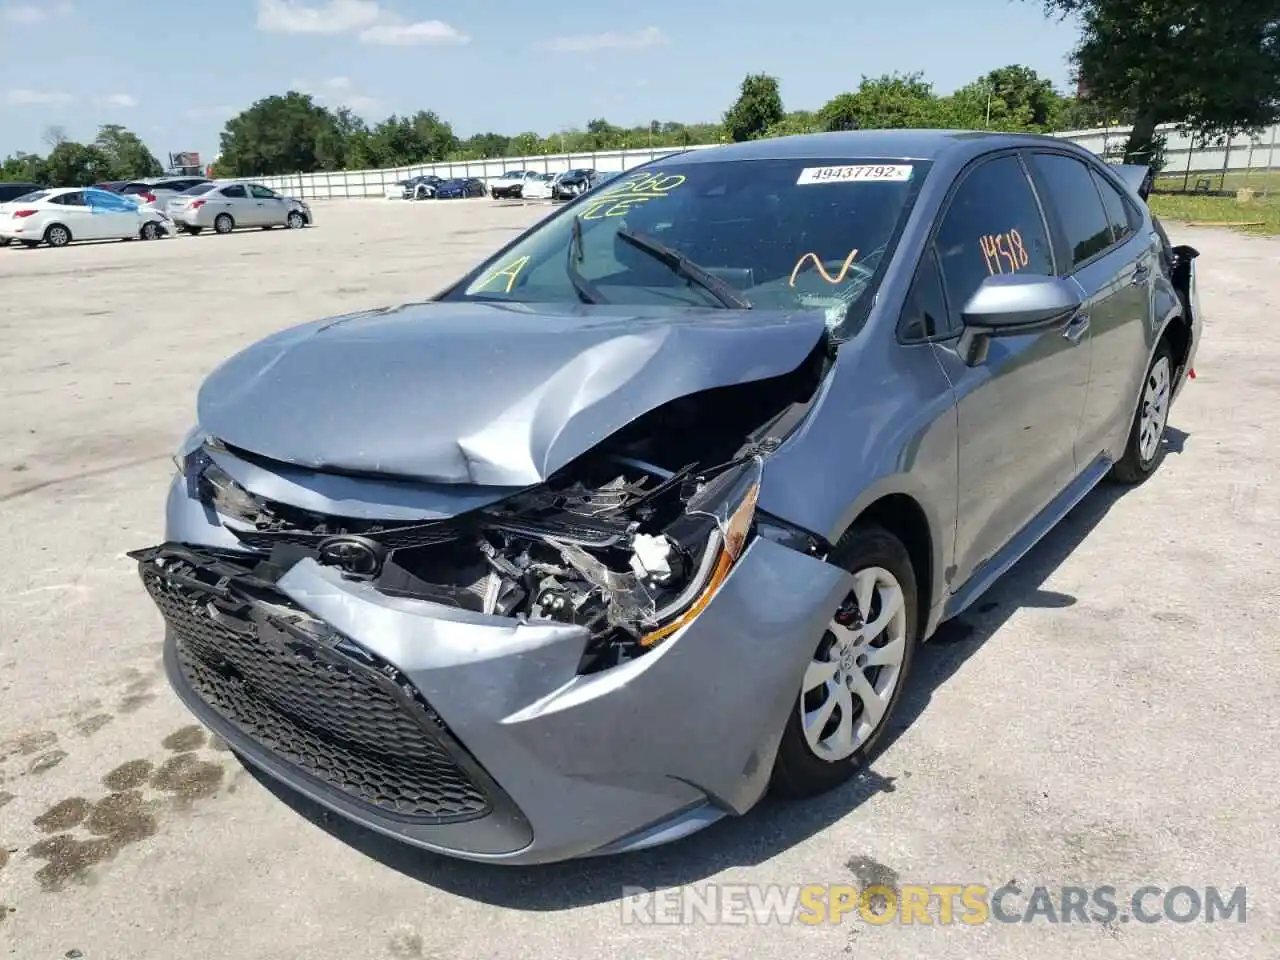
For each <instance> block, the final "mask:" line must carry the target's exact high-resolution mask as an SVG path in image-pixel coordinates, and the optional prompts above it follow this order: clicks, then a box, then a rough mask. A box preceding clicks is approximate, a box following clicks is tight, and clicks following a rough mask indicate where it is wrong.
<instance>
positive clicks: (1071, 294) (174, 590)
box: [133, 131, 1200, 863]
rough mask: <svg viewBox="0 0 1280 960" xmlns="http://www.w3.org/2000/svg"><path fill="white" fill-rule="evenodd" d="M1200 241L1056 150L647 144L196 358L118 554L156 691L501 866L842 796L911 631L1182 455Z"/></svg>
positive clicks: (915, 635) (387, 822) (903, 666)
mask: <svg viewBox="0 0 1280 960" xmlns="http://www.w3.org/2000/svg"><path fill="white" fill-rule="evenodd" d="M1063 164H1070V165H1072V166H1064V165H1063ZM1072 178H1075V179H1074V180H1073V179H1072ZM1082 184H1083V185H1087V187H1088V191H1089V192H1088V193H1087V194H1086V193H1081V192H1080V191H1081V190H1082V189H1083V188H1082ZM1072 191H1076V192H1075V193H1072ZM1095 208H1096V209H1095ZM1090 218H1092V219H1090ZM1194 256H1195V252H1194V251H1192V250H1190V249H1189V248H1176V249H1173V248H1170V247H1169V245H1168V243H1167V241H1164V240H1163V235H1162V234H1161V233H1160V231H1159V230H1158V229H1157V227H1156V225H1155V224H1154V223H1153V221H1152V220H1151V218H1150V215H1149V213H1148V212H1147V211H1146V209H1145V205H1144V204H1143V201H1142V198H1141V197H1140V196H1139V195H1138V194H1136V193H1134V192H1132V190H1131V189H1130V188H1129V187H1128V186H1127V185H1126V184H1125V182H1124V181H1123V180H1121V179H1119V178H1118V177H1116V176H1115V175H1114V174H1113V173H1112V172H1109V171H1108V170H1107V168H1105V167H1104V165H1102V164H1101V163H1099V162H1098V161H1096V160H1095V159H1093V158H1091V157H1090V156H1089V155H1087V154H1085V153H1084V152H1083V151H1080V150H1078V149H1077V148H1075V147H1073V146H1072V145H1070V144H1065V143H1061V142H1059V141H1053V140H1046V139H1041V138H1033V137H1014V136H1005V135H974V134H955V133H936V132H928V131H892V132H858V133H846V134H831V135H822V136H817V137H798V138H787V139H781V140H774V141H765V142H759V143H750V144H739V145H734V146H729V147H721V148H716V149H709V150H698V151H693V152H689V153H685V154H679V155H675V156H671V157H667V158H664V159H661V160H658V161H654V162H653V163H650V164H646V165H645V166H644V167H641V168H639V169H637V170H634V171H631V172H629V173H628V174H627V175H626V176H624V177H621V178H618V179H617V180H616V181H614V182H613V183H611V184H609V185H608V186H607V187H603V188H601V189H600V190H597V191H592V192H590V193H587V194H584V195H583V196H582V197H580V198H579V199H577V200H575V201H574V202H572V203H570V204H568V205H567V206H565V207H564V208H563V209H561V210H560V211H558V212H557V213H555V214H553V215H552V216H550V217H549V218H547V219H546V220H544V221H543V222H541V223H540V224H538V225H536V226H534V227H533V228H531V229H530V230H528V231H526V232H525V233H524V234H522V235H521V236H519V237H517V238H516V239H515V240H514V241H513V242H512V243H511V244H509V245H508V246H507V247H505V248H504V249H503V250H501V251H500V252H499V253H497V254H496V255H495V256H494V257H492V258H490V259H489V260H488V261H486V262H485V263H483V264H481V265H480V266H479V267H478V268H477V269H475V270H474V271H472V272H471V273H470V274H468V275H467V276H466V277H463V278H462V279H461V280H460V281H459V282H458V283H457V284H455V285H453V286H451V287H450V288H448V289H447V290H445V291H443V292H441V293H440V294H438V295H437V296H435V297H434V298H432V299H431V300H429V301H425V302H421V303H413V304H407V305H403V306H398V307H394V308H388V309H379V310H372V311H369V312H366V313H361V314H356V315H351V316H344V317H339V318H336V319H329V320H324V321H319V322H316V323H312V324H308V325H304V326H302V327H298V328H294V329H290V330H286V331H283V332H281V333H278V334H276V335H274V336H271V337H269V338H267V339H265V340H263V341H262V342H260V343H258V344H256V345H254V346H251V347H249V348H248V349H247V350H245V351H243V352H242V353H240V354H239V355H237V356H235V357H233V358H231V359H230V360H228V361H227V362H225V363H224V364H223V365H222V366H221V367H219V368H218V369H217V370H216V371H215V372H214V373H213V374H212V375H211V376H210V377H209V378H208V380H207V381H206V382H205V384H204V385H203V387H202V389H201V391H200V395H199V400H198V411H197V413H198V426H197V427H195V428H194V429H193V430H192V431H191V433H190V434H189V436H188V437H187V438H186V440H185V441H184V442H183V444H182V446H181V448H180V450H179V452H178V455H177V458H176V459H177V465H178V472H177V474H176V475H175V477H174V479H173V483H172V486H171V488H170V491H169V500H168V507H167V529H166V538H165V542H164V543H162V544H160V545H159V546H156V547H151V548H148V549H145V550H140V551H137V552H136V553H135V554H133V556H135V557H136V559H137V560H138V562H139V565H140V570H141V574H142V578H143V581H144V583H145V585H146V588H147V590H148V591H149V592H150V594H151V596H152V598H153V599H154V600H155V602H156V604H157V605H158V606H159V608H160V610H161V612H162V613H163V615H164V619H165V622H166V663H167V671H168V675H169V678H170V681H171V683H172V685H173V686H174V688H175V690H176V691H177V692H178V694H179V695H180V696H181V698H182V699H183V700H184V702H185V703H186V704H187V705H188V706H189V708H190V709H191V710H192V711H193V712H194V713H195V714H196V715H197V716H198V717H199V718H200V720H201V721H202V722H203V723H205V724H206V725H207V726H208V727H210V728H211V729H212V730H214V731H215V732H216V733H218V734H220V735H221V736H222V737H224V738H225V739H226V740H227V741H228V742H229V743H230V744H231V746H232V747H233V749H235V750H236V752H237V753H238V754H239V755H240V756H241V757H242V758H243V759H244V760H245V761H246V762H248V763H250V764H252V765H254V766H255V767H257V768H260V769H261V770H263V771H265V772H266V773H267V774H269V775H271V776H272V777H275V778H277V779H278V780H280V781H283V782H284V783H285V784H287V785H289V786H290V787H292V788H293V789H294V790H296V791H298V792H300V793H302V794H304V795H306V796H307V797H310V798H311V799H312V800H314V801H317V802H318V803H320V804H322V805H323V806H325V807H327V808H328V809H329V810H331V811H334V812H336V813H338V814H340V815H342V816H345V817H348V818H350V819H352V820H354V821H357V822H359V823H361V824H363V825H365V826H366V827H369V828H371V829H373V830H376V831H379V832H381V833H383V834H386V835H389V836H392V837H395V838H397V839H400V840H402V841H405V842H407V843H410V844H414V845H417V846H419V847H422V848H425V849H429V850H434V851H438V852H441V853H446V854H450V855H454V856H460V857H466V858H470V859H475V860H486V861H494V862H503V863H536V862H546V861H552V860H559V859H565V858H570V857H577V856H585V855H593V854H602V853H612V852H619V851H625V850H634V849H640V848H643V847H647V846H651V845H654V844H657V843H662V842H666V841H669V840H673V839H676V838H678V837H681V836H684V835H687V834H689V833H691V832H693V831H694V830H697V829H699V828H701V827H703V826H706V825H707V824H709V823H712V822H714V821H715V820H717V819H719V818H721V817H724V816H725V815H729V814H741V813H745V812H746V811H747V810H749V809H750V808H751V807H752V806H753V805H755V804H756V803H757V802H758V801H759V800H760V798H761V797H762V796H763V795H764V794H765V793H766V791H767V790H769V789H770V788H771V787H772V788H773V789H774V790H776V791H777V792H779V793H782V794H784V795H788V796H793V797H803V796H809V795H813V794H816V793H819V792H821V791H825V790H829V789H831V788H833V787H835V786H837V785H839V784H840V783H842V782H843V781H845V780H846V779H848V778H849V777H850V776H851V775H852V774H853V773H854V772H855V771H856V770H857V769H858V768H859V767H860V766H861V765H862V764H863V763H865V762H866V760H867V759H868V757H869V756H871V755H872V754H873V751H874V750H875V748H876V745H877V743H878V742H880V741H881V740H882V738H883V736H884V734H885V731H886V730H887V729H888V727H889V724H890V717H891V715H892V714H893V711H894V708H895V706H896V705H897V703H898V701H899V699H900V697H901V695H902V691H903V689H904V683H905V681H906V679H907V676H908V674H909V672H910V669H911V665H912V659H913V652H914V650H915V648H916V647H917V646H918V643H919V641H921V640H924V639H927V638H928V637H929V636H930V635H931V634H932V633H933V631H934V630H935V628H936V627H937V625H938V624H939V623H940V622H942V621H943V620H944V619H946V618H948V617H952V616H955V615H957V614H959V613H961V612H963V611H964V610H965V609H966V608H967V607H968V606H969V605H970V604H971V603H972V602H973V601H974V599H976V597H977V596H979V595H980V594H981V593H982V591H983V590H985V589H986V587H988V586H989V585H990V584H991V583H992V582H993V581H994V580H995V579H996V578H997V577H998V576H999V575H1000V573H1002V572H1003V571H1004V570H1006V569H1008V567H1009V566H1011V565H1012V564H1013V563H1014V562H1015V561H1016V560H1017V558H1018V557H1020V556H1021V555H1022V554H1023V553H1025V551H1026V550H1027V549H1028V548H1029V547H1030V546H1031V544H1033V543H1034V542H1035V541H1036V540H1037V539H1038V538H1039V537H1041V536H1043V535H1044V533H1046V532H1047V531H1048V530H1049V529H1050V528H1051V527H1052V526H1053V524H1054V523H1055V522H1056V521H1057V520H1058V519H1059V518H1061V516H1063V515H1064V514H1065V513H1066V511H1067V510H1069V509H1070V507H1071V506H1072V505H1074V504H1075V503H1076V502H1078V501H1079V499H1080V498H1081V497H1082V496H1084V495H1085V494H1086V493H1087V492H1088V490H1089V489H1090V488H1092V486H1093V485H1094V484H1096V483H1097V482H1098V481H1099V480H1101V479H1102V478H1103V477H1104V476H1111V477H1113V478H1115V479H1119V480H1121V481H1124V482H1128V483H1137V482H1140V481H1141V480H1142V479H1145V477H1146V476H1148V475H1150V473H1151V472H1152V471H1153V470H1154V469H1155V468H1156V466H1157V465H1158V463H1159V460H1160V458H1161V456H1162V455H1163V454H1162V451H1163V446H1162V440H1163V435H1164V431H1165V424H1166V422H1167V417H1168V410H1169V405H1170V403H1171V402H1172V400H1173V398H1174V396H1175V395H1176V394H1177V392H1178V390H1179V389H1180V388H1181V385H1182V383H1183V381H1184V379H1185V378H1186V376H1187V375H1188V373H1189V371H1190V369H1191V363H1192V360H1193V357H1194V352H1195V347H1196V344H1197V342H1198V339H1199V329H1200V324H1199V317H1198V313H1197V308H1196V297H1195V269H1194ZM1117 278H1121V279H1122V280H1123V283H1120V282H1117ZM1091 319H1092V326H1091ZM1095 334H1096V335H1100V336H1101V337H1103V338H1105V341H1104V343H1102V344H1100V345H1099V347H1098V349H1095V347H1094V343H1093V337H1094V335H1095Z"/></svg>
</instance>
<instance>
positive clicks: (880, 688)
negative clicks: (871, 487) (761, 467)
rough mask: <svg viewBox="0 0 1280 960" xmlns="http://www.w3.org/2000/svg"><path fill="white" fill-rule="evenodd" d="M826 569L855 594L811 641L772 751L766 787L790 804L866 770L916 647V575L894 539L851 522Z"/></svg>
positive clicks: (909, 560) (904, 680) (917, 641)
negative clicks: (845, 578)
mask: <svg viewBox="0 0 1280 960" xmlns="http://www.w3.org/2000/svg"><path fill="white" fill-rule="evenodd" d="M832 562H834V563H835V564H837V565H838V566H840V567H843V568H844V569H845V570H847V571H849V572H850V573H851V574H853V576H854V585H855V587H854V590H853V591H852V592H851V593H850V595H849V597H848V598H847V599H846V601H845V604H844V605H843V606H842V607H841V610H840V611H839V612H837V614H836V616H835V618H834V619H833V620H832V622H831V624H829V625H828V627H827V630H826V631H825V632H824V633H823V636H822V637H821V638H820V639H819V641H818V645H817V648H816V650H815V651H814V654H813V658H812V661H811V662H810V664H809V666H808V669H807V670H806V671H805V680H804V682H803V684H802V687H801V690H800V691H799V695H798V697H797V699H796V701H795V704H794V705H793V707H792V709H791V715H790V717H788V719H787V725H786V728H785V729H784V730H783V734H782V742H781V743H780V744H779V746H778V756H777V759H776V761H775V762H774V768H773V778H772V782H771V784H770V787H771V789H772V790H773V792H774V793H776V794H778V795H780V796H783V797H789V798H793V799H799V798H804V797H812V796H816V795H818V794H820V793H825V792H826V791H828V790H831V789H833V788H834V787H837V786H839V785H840V784H842V783H844V782H845V781H846V780H848V779H849V778H850V777H852V776H853V775H854V774H855V773H856V772H857V771H858V770H859V769H860V768H861V767H862V766H863V765H864V764H865V763H866V761H867V759H868V757H870V755H871V754H872V753H873V752H874V750H875V748H876V745H877V744H878V743H879V742H880V739H881V738H882V737H883V736H884V732H885V730H886V729H888V726H889V720H890V718H891V717H892V716H893V711H894V709H895V708H896V707H897V705H898V701H899V699H900V698H901V696H902V691H903V689H904V688H905V686H906V683H907V678H908V677H909V676H910V673H911V664H912V662H913V660H914V658H915V648H916V646H917V645H918V643H919V633H920V625H919V623H918V620H919V615H918V604H917V592H916V591H917V587H916V576H915V571H914V570H913V569H912V566H911V557H910V555H909V554H908V553H907V549H906V547H904V546H903V545H902V542H901V541H900V540H899V539H898V538H897V537H895V536H894V535H893V534H891V533H889V531H887V530H885V529H884V528H882V527H879V526H875V525H872V524H859V525H857V526H855V527H853V528H852V529H851V530H850V531H849V532H848V533H846V534H845V535H844V536H843V537H842V538H841V539H840V542H839V543H838V544H836V547H835V549H834V550H833V551H832ZM864 606H865V609H864ZM864 620H865V621H870V623H867V624H866V625H865V626H866V627H870V628H871V630H867V629H866V628H865V627H864V626H863V624H864ZM872 630H874V631H875V632H871V631H872Z"/></svg>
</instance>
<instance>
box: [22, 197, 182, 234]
mask: <svg viewBox="0 0 1280 960" xmlns="http://www.w3.org/2000/svg"><path fill="white" fill-rule="evenodd" d="M172 232H173V223H172V221H170V220H169V218H168V217H167V216H165V215H164V214H163V213H161V212H160V211H158V210H156V209H154V208H153V207H149V206H146V205H140V204H138V203H137V202H136V201H135V200H133V199H131V198H130V197H122V196H120V195H119V194H115V193H111V192H110V191H107V190H97V189H95V188H93V187H85V188H80V187H56V188H53V189H50V190H37V191H35V192H34V193H28V194H25V195H24V196H21V197H19V198H18V199H17V200H15V201H13V202H12V203H9V204H7V205H6V210H5V212H4V214H3V215H2V216H0V245H4V246H8V245H9V244H10V243H13V242H14V241H17V242H18V243H21V244H23V245H24V246H27V247H38V246H39V245H40V244H42V243H47V244H48V245H49V246H51V247H65V246H66V245H67V244H69V243H74V242H76V241H78V240H156V239H159V238H160V237H163V236H166V235H168V234H170V233H172Z"/></svg>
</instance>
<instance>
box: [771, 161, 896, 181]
mask: <svg viewBox="0 0 1280 960" xmlns="http://www.w3.org/2000/svg"><path fill="white" fill-rule="evenodd" d="M910 179H911V164H909V163H901V164H872V163H863V164H858V165H857V166H852V167H805V168H804V169H803V170H801V171H800V177H799V179H797V180H796V185H797V186H803V185H804V184H809V183H848V182H850V181H863V180H888V181H891V182H893V183H902V182H903V181H905V180H910Z"/></svg>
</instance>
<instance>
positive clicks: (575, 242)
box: [564, 216, 609, 303]
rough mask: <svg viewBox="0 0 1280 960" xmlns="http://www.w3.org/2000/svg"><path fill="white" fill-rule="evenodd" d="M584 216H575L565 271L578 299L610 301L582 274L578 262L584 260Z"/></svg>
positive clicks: (592, 301) (584, 301) (584, 300)
mask: <svg viewBox="0 0 1280 960" xmlns="http://www.w3.org/2000/svg"><path fill="white" fill-rule="evenodd" d="M582 257H583V250H582V217H581V216H576V217H574V218H573V233H572V234H571V235H570V237H569V257H568V262H567V263H566V264H565V265H564V271H565V273H566V274H567V275H568V277H569V283H571V284H572V285H573V292H574V293H576V294H577V295H578V299H579V300H581V301H582V302H583V303H608V302H609V301H608V300H606V299H605V298H604V297H603V296H602V295H601V294H600V290H599V288H598V287H597V286H596V285H595V284H594V283H592V282H591V281H590V280H588V279H587V278H586V277H584V276H583V275H582V272H581V271H580V270H579V269H578V267H577V264H579V263H581V262H582Z"/></svg>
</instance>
